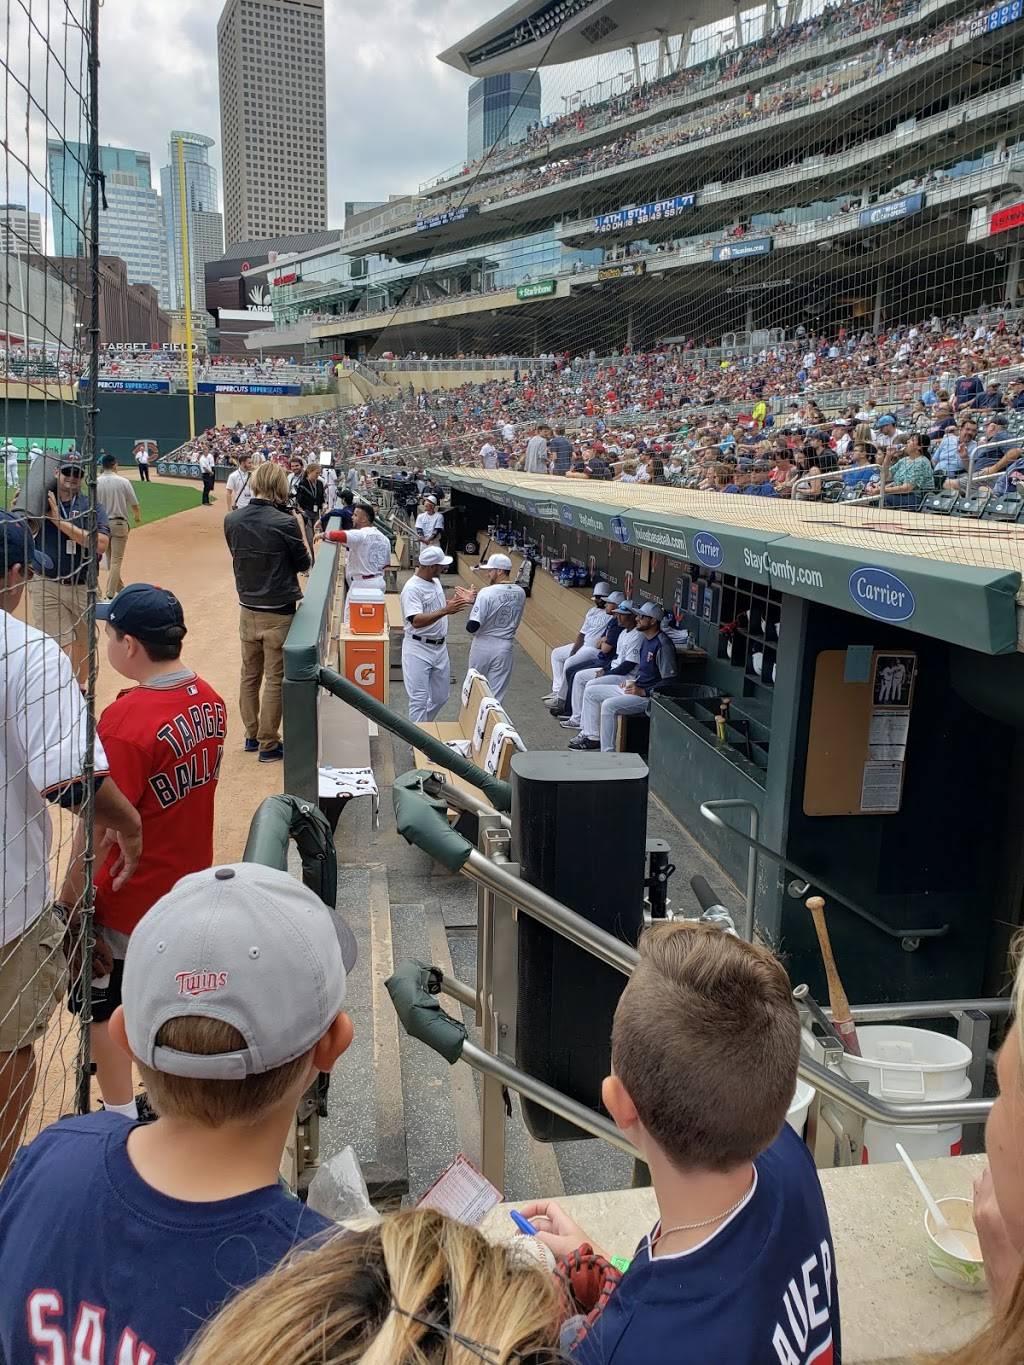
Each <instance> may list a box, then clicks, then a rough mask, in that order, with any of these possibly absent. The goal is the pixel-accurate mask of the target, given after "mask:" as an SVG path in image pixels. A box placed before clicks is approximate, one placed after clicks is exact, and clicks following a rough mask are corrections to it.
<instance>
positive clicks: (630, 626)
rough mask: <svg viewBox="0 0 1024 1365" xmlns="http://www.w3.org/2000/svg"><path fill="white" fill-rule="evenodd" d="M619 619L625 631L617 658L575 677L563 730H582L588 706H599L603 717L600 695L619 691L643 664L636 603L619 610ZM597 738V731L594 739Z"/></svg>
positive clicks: (583, 671)
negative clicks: (584, 712)
mask: <svg viewBox="0 0 1024 1365" xmlns="http://www.w3.org/2000/svg"><path fill="white" fill-rule="evenodd" d="M615 615H616V616H617V617H618V622H619V625H620V626H621V627H622V629H621V631H620V632H619V638H618V640H616V642H615V654H614V656H613V657H612V658H611V659H609V658H608V656H607V655H605V656H604V657H605V660H606V662H605V663H604V665H603V667H602V666H600V665H599V666H597V667H595V668H581V669H580V670H579V672H578V673H576V675H575V676H574V677H573V680H572V714H571V715H570V716H569V717H568V718H566V719H563V720H560V721H559V725H561V726H562V728H563V730H579V729H580V728H581V727H582V724H583V709H584V707H585V706H590V707H594V706H596V708H597V710H596V713H595V714H596V715H597V716H598V717H599V716H600V709H601V701H603V700H604V698H603V697H602V698H601V701H598V700H597V693H598V692H599V691H600V690H601V688H607V687H611V688H616V687H618V686H619V685H620V684H621V683H622V682H623V681H624V680H625V679H626V678H629V677H631V676H632V675H633V673H634V672H635V671H636V665H637V664H638V663H639V661H640V646H641V644H643V638H644V637H643V635H642V634H641V633H640V631H639V630H638V629H637V625H636V609H635V608H634V606H633V603H632V602H628V601H623V602H620V603H619V604H618V605H617V606H616V609H615ZM588 714H590V712H588ZM595 724H596V722H595ZM588 733H589V732H588ZM596 737H597V731H596V729H595V730H594V738H596Z"/></svg>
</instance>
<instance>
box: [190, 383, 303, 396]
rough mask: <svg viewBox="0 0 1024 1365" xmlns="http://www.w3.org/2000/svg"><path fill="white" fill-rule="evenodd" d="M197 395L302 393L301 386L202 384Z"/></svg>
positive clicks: (198, 387)
mask: <svg viewBox="0 0 1024 1365" xmlns="http://www.w3.org/2000/svg"><path fill="white" fill-rule="evenodd" d="M196 393H251V394H280V393H283V394H290V395H292V396H293V397H297V396H298V395H299V394H301V393H302V385H301V384H214V383H210V382H200V383H199V384H197V385H196Z"/></svg>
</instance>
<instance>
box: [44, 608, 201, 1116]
mask: <svg viewBox="0 0 1024 1365" xmlns="http://www.w3.org/2000/svg"><path fill="white" fill-rule="evenodd" d="M96 615H97V617H98V619H99V620H101V621H105V622H106V645H107V659H108V660H109V662H110V665H111V667H112V668H114V669H115V670H116V671H117V672H118V673H120V674H121V675H122V676H123V677H125V678H129V679H130V680H131V681H132V682H134V683H135V684H136V686H135V687H131V688H128V689H127V690H126V691H124V692H121V693H120V694H119V696H118V698H117V700H116V701H114V702H111V704H110V705H109V706H108V707H107V708H106V710H105V711H104V712H103V714H102V716H101V717H100V719H99V722H98V724H97V727H96V729H97V733H98V735H99V737H100V739H101V740H102V742H103V747H104V750H105V751H106V755H107V762H108V764H109V767H110V771H111V774H112V775H113V777H114V780H115V781H116V782H117V784H118V786H119V787H120V788H121V790H122V791H123V792H124V793H125V795H126V796H127V798H128V800H129V801H131V803H132V804H133V805H134V806H135V807H136V809H137V810H138V812H139V815H140V816H141V817H142V834H143V841H144V844H145V854H144V855H143V858H142V861H141V862H140V864H139V868H138V871H137V872H136V874H135V876H134V877H133V879H132V880H131V882H130V883H128V885H127V886H123V887H120V888H116V887H115V886H114V883H113V877H112V860H111V859H110V858H109V857H108V858H106V859H105V860H104V861H103V862H101V863H100V864H99V867H98V870H97V872H96V916H95V923H96V938H97V953H96V955H95V956H94V968H95V967H97V966H98V967H99V968H100V970H99V972H98V975H97V977H96V978H94V981H93V992H92V1013H93V1026H92V1055H93V1057H94V1059H95V1061H96V1072H97V1077H98V1080H99V1084H100V1089H101V1091H102V1093H103V1102H104V1104H105V1105H106V1107H107V1108H108V1109H112V1110H114V1111H116V1112H118V1113H123V1114H124V1115H126V1116H127V1117H130V1118H134V1117H135V1116H136V1112H137V1111H136V1102H135V1099H134V1094H133V1086H132V1073H131V1063H130V1062H129V1060H128V1057H127V1055H126V1054H125V1052H124V1051H123V1049H121V1048H119V1047H117V1046H116V1045H114V1044H113V1043H112V1041H111V1039H110V1037H109V1034H108V1030H107V1021H108V1020H109V1018H110V1016H111V1014H112V1013H113V1011H114V1009H115V1008H116V1006H117V1005H118V1004H119V1003H120V999H121V976H122V972H123V968H124V958H125V952H126V950H127V946H128V938H129V935H130V934H131V933H132V931H133V930H134V929H135V927H136V925H137V924H138V923H139V921H140V920H141V919H142V917H143V915H145V914H146V912H147V911H148V910H149V908H150V907H151V906H152V905H153V903H154V902H155V901H157V900H158V899H159V898H160V897H161V896H163V895H165V894H166V893H167V892H168V891H170V889H171V887H172V886H173V885H174V884H175V882H176V881H177V880H178V879H179V877H183V876H185V874H186V873H189V872H197V871H198V870H199V869H200V868H204V867H209V866H210V864H211V863H212V862H213V813H214V795H215V793H216V789H217V778H218V775H219V773H220V764H221V758H222V756H223V753H224V736H225V733H226V730H227V711H226V708H225V706H224V702H223V700H222V699H221V697H220V696H219V695H218V694H217V693H216V692H215V691H214V690H213V688H212V687H211V686H210V685H209V683H207V682H204V681H203V679H202V678H200V677H197V676H196V674H195V673H193V671H192V670H191V669H190V668H186V667H184V665H183V664H182V662H181V647H182V641H183V639H184V638H185V634H186V628H185V616H184V613H183V611H182V608H181V603H180V602H179V601H178V599H177V598H176V597H175V596H174V594H173V593H171V592H168V591H167V590H166V589H165V588H158V587H154V586H153V585H152V584H149V583H132V584H130V585H129V586H128V587H127V588H123V589H122V590H121V592H119V593H118V594H117V596H116V597H115V598H114V600H113V601H112V602H104V603H100V604H99V605H98V606H97V608H96ZM83 889H84V887H83V884H82V872H81V863H80V862H75V863H73V866H72V870H71V872H70V873H69V875H68V877H67V879H66V880H65V883H64V888H63V891H62V901H63V903H64V904H65V905H66V906H67V907H68V908H69V909H72V908H73V907H74V905H75V904H76V902H77V901H78V900H79V899H80V897H81V894H82V891H83ZM104 968H106V970H103V969H104ZM71 1008H72V1009H73V1010H76V1011H77V1010H78V1009H80V1008H81V1000H80V992H74V991H73V992H72V999H71Z"/></svg>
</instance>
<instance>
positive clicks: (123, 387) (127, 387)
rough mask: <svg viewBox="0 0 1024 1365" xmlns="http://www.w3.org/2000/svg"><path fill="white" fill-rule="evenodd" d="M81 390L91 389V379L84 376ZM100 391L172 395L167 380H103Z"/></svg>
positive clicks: (80, 384)
mask: <svg viewBox="0 0 1024 1365" xmlns="http://www.w3.org/2000/svg"><path fill="white" fill-rule="evenodd" d="M78 383H79V387H80V388H85V389H87V388H88V387H89V378H88V376H87V375H83V376H82V378H81V379H80V380H79V381H78ZM96 387H97V388H98V389H108V390H112V391H113V392H115V393H170V391H171V385H170V381H169V380H167V379H101V380H100V381H99V383H98V384H97V385H96Z"/></svg>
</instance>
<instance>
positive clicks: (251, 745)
mask: <svg viewBox="0 0 1024 1365" xmlns="http://www.w3.org/2000/svg"><path fill="white" fill-rule="evenodd" d="M249 488H250V490H251V492H252V499H251V501H250V502H248V503H247V505H246V506H245V507H243V508H241V509H240V510H239V511H235V512H229V513H228V515H227V516H226V517H225V518H224V536H225V539H226V540H227V543H228V549H229V550H230V551H231V564H232V568H233V569H234V573H235V589H236V591H237V593H238V605H239V620H238V634H239V638H240V640H241V643H242V675H241V679H240V681H239V689H238V707H239V710H240V711H241V713H242V724H243V725H244V726H245V750H246V753H255V752H256V751H257V750H258V751H259V756H260V757H259V761H260V762H261V763H272V762H274V760H275V759H280V758H283V757H284V746H283V745H282V743H281V680H282V676H283V674H284V653H283V651H284V642H285V639H286V638H287V635H288V631H289V628H290V627H291V623H292V621H293V619H294V617H295V612H296V609H297V607H298V604H299V602H300V601H301V600H302V589H301V588H300V587H299V574H300V573H306V572H307V571H308V569H309V567H310V563H311V560H310V557H309V550H308V549H307V547H306V541H305V538H304V536H303V532H302V519H301V517H300V516H298V514H295V513H292V512H289V511H287V510H286V509H287V503H288V474H287V472H286V471H285V470H284V469H283V468H282V467H281V465H278V464H272V463H270V462H269V461H268V462H267V463H266V464H261V465H260V466H259V467H258V468H257V469H255V470H254V471H253V474H252V478H251V480H250V483H249ZM261 693H262V695H261Z"/></svg>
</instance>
